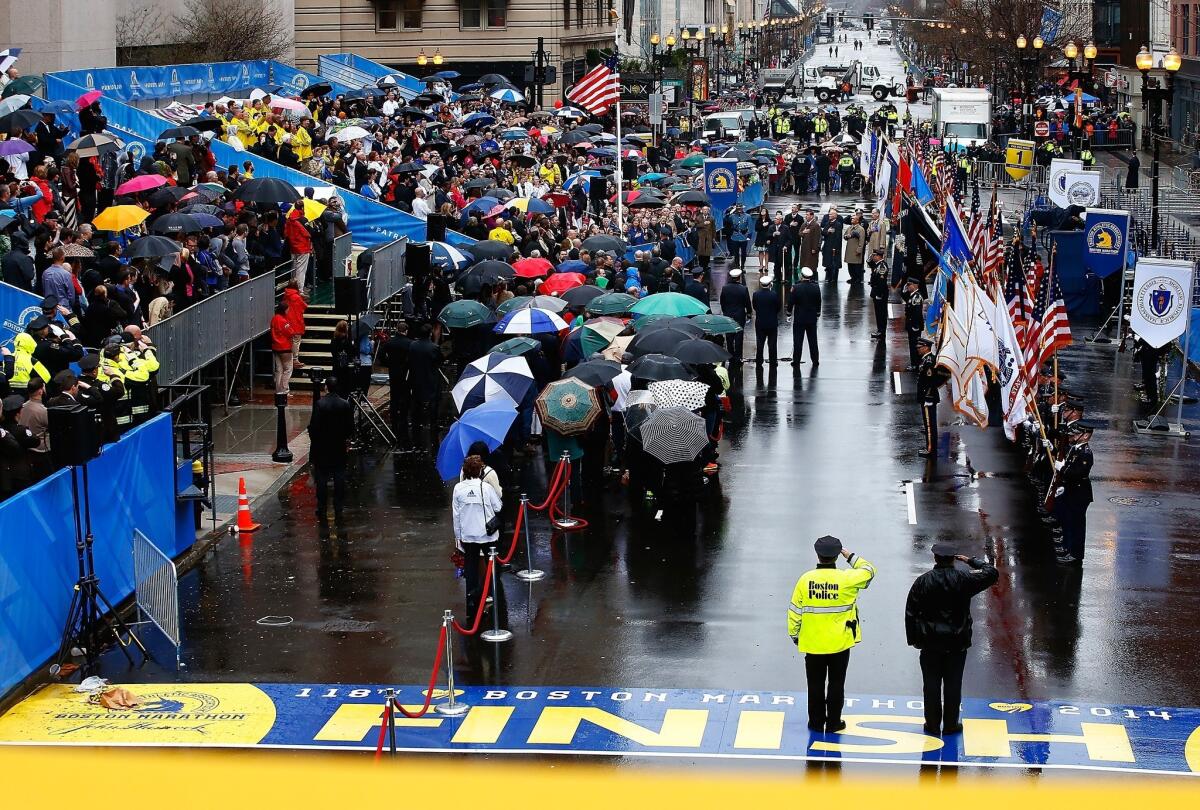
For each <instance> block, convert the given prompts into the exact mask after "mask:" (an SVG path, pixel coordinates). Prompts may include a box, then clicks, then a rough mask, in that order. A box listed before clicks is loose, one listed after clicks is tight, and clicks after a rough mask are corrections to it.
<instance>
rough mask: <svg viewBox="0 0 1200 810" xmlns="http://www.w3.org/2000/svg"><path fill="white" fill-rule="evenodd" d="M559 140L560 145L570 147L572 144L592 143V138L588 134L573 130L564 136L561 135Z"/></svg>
mask: <svg viewBox="0 0 1200 810" xmlns="http://www.w3.org/2000/svg"><path fill="white" fill-rule="evenodd" d="M558 140H559V143H563V144H566V145H568V146H570V145H572V144H577V143H591V142H592V136H591V135H589V134H587V133H586V132H583V131H582V130H578V129H573V130H571V131H570V132H565V133H563V134H562V135H560V136H559V138H558Z"/></svg>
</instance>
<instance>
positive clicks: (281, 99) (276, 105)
mask: <svg viewBox="0 0 1200 810" xmlns="http://www.w3.org/2000/svg"><path fill="white" fill-rule="evenodd" d="M271 109H272V110H288V111H289V112H301V113H306V112H308V107H305V106H304V102H303V101H300V100H299V99H294V98H288V97H286V96H272V97H271Z"/></svg>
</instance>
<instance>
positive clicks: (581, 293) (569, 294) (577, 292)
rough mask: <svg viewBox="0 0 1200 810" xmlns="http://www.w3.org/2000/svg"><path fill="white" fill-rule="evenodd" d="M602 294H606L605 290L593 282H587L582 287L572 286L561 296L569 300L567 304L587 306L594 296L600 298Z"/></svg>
mask: <svg viewBox="0 0 1200 810" xmlns="http://www.w3.org/2000/svg"><path fill="white" fill-rule="evenodd" d="M602 295H604V290H602V289H600V288H599V287H594V286H592V285H591V284H585V285H583V286H582V287H572V288H571V289H569V290H567V291H566V292H565V293H563V294H562V296H561V297H562V299H563V300H564V301H566V302H567V306H571V307H586V306H587V305H588V304H589V303H591V301H592V299H593V298H599V297H600V296H602Z"/></svg>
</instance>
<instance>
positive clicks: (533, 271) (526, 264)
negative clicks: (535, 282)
mask: <svg viewBox="0 0 1200 810" xmlns="http://www.w3.org/2000/svg"><path fill="white" fill-rule="evenodd" d="M513 269H514V270H516V271H517V273H516V274H517V276H518V277H520V278H541V277H542V276H548V275H550V274H551V273H553V272H554V265H553V264H551V263H550V262H549V261H548V260H547V259H543V258H541V257H540V256H539V257H538V258H530V259H521V260H520V261H515V262H513Z"/></svg>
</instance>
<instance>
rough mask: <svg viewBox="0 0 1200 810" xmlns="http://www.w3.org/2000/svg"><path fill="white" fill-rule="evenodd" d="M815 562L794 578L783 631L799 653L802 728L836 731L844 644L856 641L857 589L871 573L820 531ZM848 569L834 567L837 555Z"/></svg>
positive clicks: (846, 654) (859, 627)
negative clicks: (803, 682)
mask: <svg viewBox="0 0 1200 810" xmlns="http://www.w3.org/2000/svg"><path fill="white" fill-rule="evenodd" d="M813 547H814V548H815V549H816V552H817V567H816V568H814V569H812V570H811V571H807V572H805V573H804V575H802V576H801V577H800V579H799V580H798V581H797V582H796V588H795V589H794V590H793V591H792V603H791V605H790V606H789V607H788V636H789V637H791V639H792V641H793V642H794V643H795V644H796V648H797V649H798V650H800V652H802V653H804V672H805V675H806V676H807V680H808V727H809V729H810V730H812V731H817V732H822V731H824V732H829V733H837V732H839V731H841V730H842V729H844V728H845V727H846V724H845V723H844V722H842V705H843V704H844V703H845V700H846V697H845V687H846V667H847V666H848V665H849V663H850V648H851V647H853V646H854V645H855V644H857V643H858V642H859V641H861V640H862V625H861V624H860V623H859V619H858V594H859V592H860V591H863V590H865V589H866V588H867V587H868V586H869V585H870V584H871V580H872V579H874V577H875V566H873V565H871V563H869V562H867V561H866V560H864V559H863V558H862V557H860V556H858V555H857V554H853V553H851V552H849V551H846V550H845V549H843V548H842V541H841V540H839V539H837V538H836V537H830V536H829V535H826V536H824V537H822V538H820V539H818V540H817V542H816V543H815V544H814V546H813ZM839 554H840V555H842V556H843V557H845V558H846V562H848V563H849V564H850V568H849V569H839V568H838V567H837V558H838V555H839Z"/></svg>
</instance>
